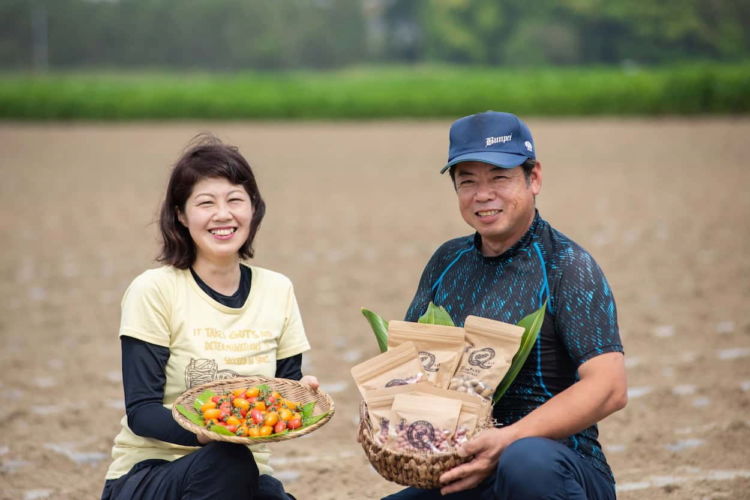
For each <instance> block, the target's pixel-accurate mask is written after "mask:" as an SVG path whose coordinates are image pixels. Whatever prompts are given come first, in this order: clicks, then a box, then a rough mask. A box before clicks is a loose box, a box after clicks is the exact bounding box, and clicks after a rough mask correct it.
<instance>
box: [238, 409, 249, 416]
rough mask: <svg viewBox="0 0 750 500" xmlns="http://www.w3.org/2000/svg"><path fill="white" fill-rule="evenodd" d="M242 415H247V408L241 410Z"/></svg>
mask: <svg viewBox="0 0 750 500" xmlns="http://www.w3.org/2000/svg"><path fill="white" fill-rule="evenodd" d="M240 415H242V418H245V417H247V409H245V408H243V409H241V410H240Z"/></svg>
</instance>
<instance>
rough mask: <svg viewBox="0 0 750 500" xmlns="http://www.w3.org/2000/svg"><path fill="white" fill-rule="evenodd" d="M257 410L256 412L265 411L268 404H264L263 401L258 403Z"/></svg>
mask: <svg viewBox="0 0 750 500" xmlns="http://www.w3.org/2000/svg"><path fill="white" fill-rule="evenodd" d="M255 409H256V410H260V411H263V410H265V409H266V403H264V402H263V401H256V402H255Z"/></svg>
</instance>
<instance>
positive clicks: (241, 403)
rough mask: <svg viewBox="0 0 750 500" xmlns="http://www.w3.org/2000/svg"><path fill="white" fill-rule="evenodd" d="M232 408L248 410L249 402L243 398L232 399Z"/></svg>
mask: <svg viewBox="0 0 750 500" xmlns="http://www.w3.org/2000/svg"><path fill="white" fill-rule="evenodd" d="M232 406H234V407H235V408H239V409H240V410H247V409H249V408H250V402H249V401H248V400H247V399H244V398H234V400H233V401H232Z"/></svg>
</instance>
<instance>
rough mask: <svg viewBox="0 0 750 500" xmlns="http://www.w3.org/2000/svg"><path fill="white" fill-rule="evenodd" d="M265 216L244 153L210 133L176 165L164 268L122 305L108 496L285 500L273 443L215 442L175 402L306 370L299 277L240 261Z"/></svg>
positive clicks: (167, 202)
mask: <svg viewBox="0 0 750 500" xmlns="http://www.w3.org/2000/svg"><path fill="white" fill-rule="evenodd" d="M264 213H265V203H264V202H263V199H262V198H261V196H260V192H259V191H258V186H257V184H256V182H255V177H254V175H253V172H252V170H251V168H250V166H249V165H248V163H247V161H245V159H244V158H243V157H242V155H241V154H240V153H239V151H238V150H237V148H235V147H232V146H228V145H225V144H222V143H221V142H220V141H219V140H218V139H215V138H213V137H210V136H209V137H203V138H201V139H200V140H199V141H198V142H197V143H196V144H195V145H193V146H192V147H191V148H190V149H189V150H188V151H187V152H186V153H185V154H183V155H182V157H181V158H180V159H179V160H178V162H177V163H176V165H175V167H174V169H173V170H172V174H171V177H170V180H169V184H168V187H167V193H166V196H165V199H164V202H163V204H162V207H161V214H160V221H159V222H160V229H161V236H162V240H163V242H162V249H161V254H160V256H159V259H158V260H159V261H160V262H162V263H163V264H164V265H163V266H162V267H160V268H157V269H151V270H148V271H146V272H144V273H143V274H141V275H140V276H138V277H137V278H136V279H135V280H133V282H132V283H131V284H130V286H129V287H128V289H127V291H126V292H125V296H124V297H123V300H122V317H121V324H120V341H121V346H122V372H123V386H124V389H125V409H126V416H125V417H123V420H122V430H121V431H120V433H119V434H118V435H117V437H116V438H115V443H114V447H113V448H112V458H113V461H112V464H111V465H110V467H109V470H108V471H107V476H106V483H105V487H104V492H103V494H102V499H103V500H119V499H143V500H147V499H159V500H167V499H204V498H205V499H209V498H210V499H216V498H221V499H222V500H233V499H237V500H240V499H241V500H248V499H277V498H278V499H287V498H293V497H291V496H290V495H287V494H286V493H284V489H283V487H282V486H281V483H280V482H279V481H277V480H276V479H274V478H272V477H271V476H270V475H268V473H270V472H271V469H270V468H269V467H268V465H267V463H268V458H269V453H268V450H267V449H266V447H265V446H253V447H252V448H251V449H248V447H246V446H243V445H238V444H230V443H226V442H216V441H215V442H209V441H208V440H206V439H205V438H203V437H200V438H199V437H197V436H196V435H195V434H193V433H191V432H189V431H187V430H185V429H183V428H182V427H180V426H179V425H178V424H177V423H176V422H175V421H174V419H173V418H172V415H171V411H170V409H169V408H170V406H171V404H172V403H173V402H174V400H175V399H176V398H177V397H178V396H179V395H180V394H181V393H183V392H184V391H185V390H186V389H188V388H190V387H194V386H196V385H200V384H203V383H206V382H210V381H212V380H217V379H223V378H231V377H237V376H246V375H264V376H269V377H273V376H276V377H283V378H291V379H296V380H300V379H301V380H302V382H304V383H306V384H308V385H309V386H310V387H311V388H313V389H317V387H318V381H317V379H316V378H315V377H312V376H305V377H303V376H302V371H301V363H302V352H304V351H306V350H308V349H309V348H310V346H309V344H308V342H307V338H306V336H305V332H304V329H303V326H302V321H301V318H300V313H299V308H298V306H297V301H296V299H295V296H294V291H293V288H292V284H291V282H290V281H289V280H288V279H287V278H286V277H285V276H283V275H281V274H278V273H275V272H273V271H269V270H266V269H262V268H259V267H255V266H246V265H244V264H242V263H241V260H242V259H247V258H250V257H252V256H253V248H252V243H253V239H254V238H255V234H256V232H257V230H258V227H259V226H260V222H261V220H262V219H263V215H264Z"/></svg>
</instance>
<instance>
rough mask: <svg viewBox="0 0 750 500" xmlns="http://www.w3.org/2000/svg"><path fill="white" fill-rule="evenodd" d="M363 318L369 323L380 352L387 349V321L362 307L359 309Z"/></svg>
mask: <svg viewBox="0 0 750 500" xmlns="http://www.w3.org/2000/svg"><path fill="white" fill-rule="evenodd" d="M361 311H362V314H363V315H364V317H365V319H367V321H368V322H369V323H370V327H371V328H372V331H373V332H374V333H375V340H377V341H378V348H379V349H380V352H385V351H387V350H388V322H387V321H386V320H384V319H383V318H381V317H380V316H378V315H377V314H375V313H374V312H372V311H370V310H369V309H365V308H364V307H363V308H362V309H361Z"/></svg>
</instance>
